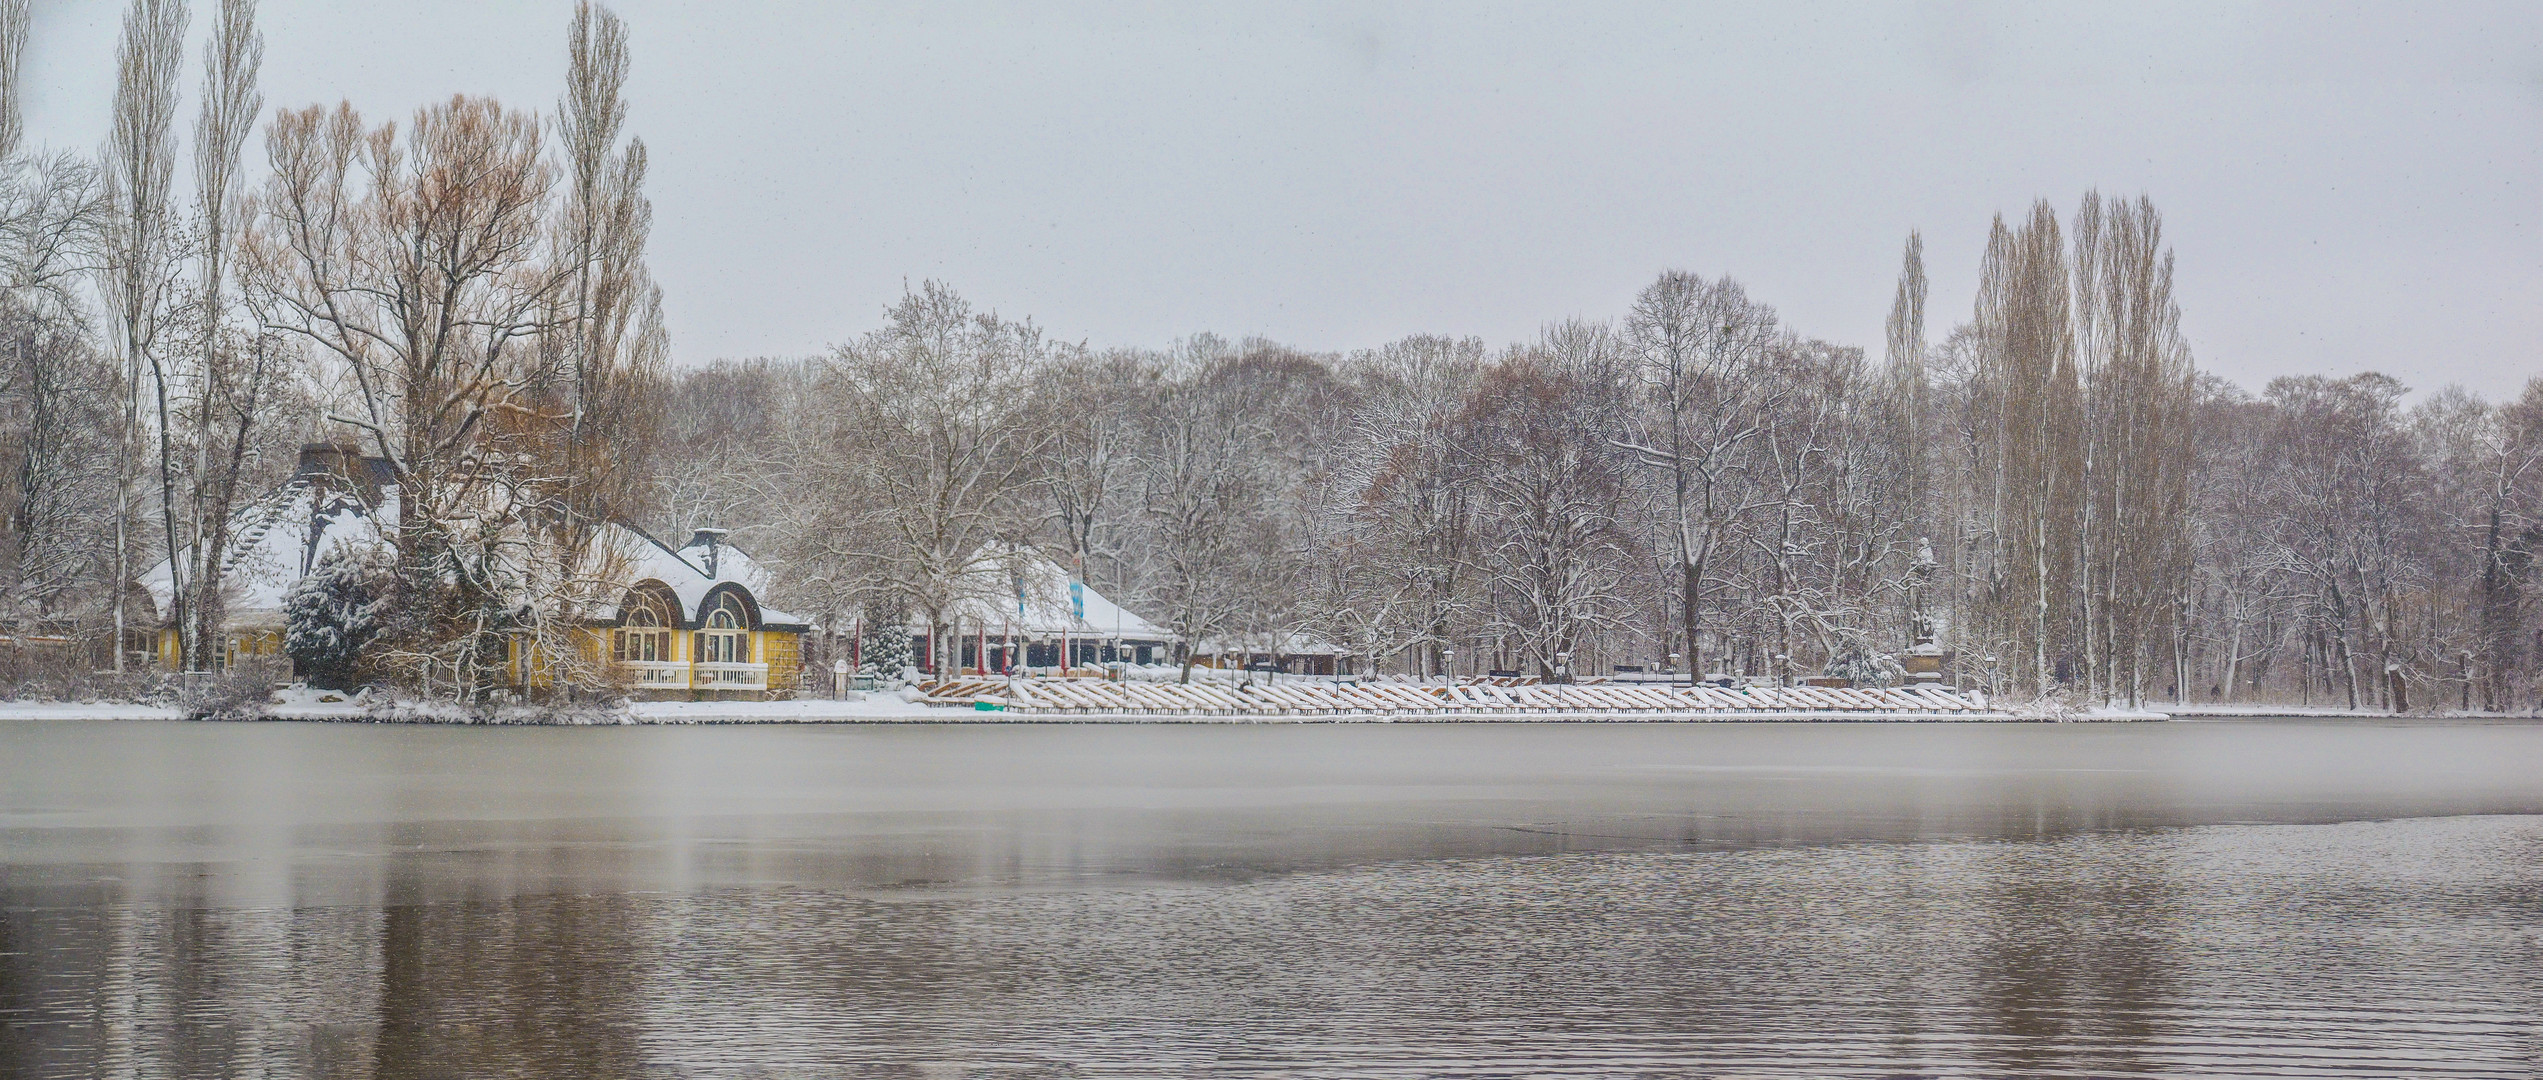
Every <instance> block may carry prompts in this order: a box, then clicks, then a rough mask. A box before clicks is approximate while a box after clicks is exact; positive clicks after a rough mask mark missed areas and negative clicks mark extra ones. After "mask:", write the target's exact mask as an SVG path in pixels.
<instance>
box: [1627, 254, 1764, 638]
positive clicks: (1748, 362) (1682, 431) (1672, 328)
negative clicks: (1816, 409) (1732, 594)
mask: <svg viewBox="0 0 2543 1080" xmlns="http://www.w3.org/2000/svg"><path fill="white" fill-rule="evenodd" d="M1779 333H1780V327H1779V324H1778V322H1777V320H1776V318H1775V312H1774V309H1772V308H1769V307H1767V306H1766V305H1764V304H1760V303H1757V302H1755V301H1752V300H1750V299H1749V298H1748V294H1747V292H1746V290H1744V289H1742V288H1741V287H1740V285H1739V283H1738V282H1735V281H1732V280H1731V279H1729V278H1727V277H1725V278H1722V279H1720V280H1718V281H1706V280H1704V279H1703V278H1700V277H1697V276H1695V275H1693V274H1688V273H1685V272H1682V271H1676V270H1672V271H1669V272H1668V273H1665V274H1662V275H1661V276H1660V279H1659V280H1658V281H1655V282H1653V283H1652V284H1651V285H1650V286H1649V287H1648V288H1645V289H1644V290H1643V291H1642V294H1641V295H1640V296H1638V297H1636V298H1635V300H1634V307H1633V313H1632V314H1631V315H1630V316H1629V317H1628V318H1627V319H1626V322H1625V339H1626V341H1627V342H1629V343H1630V344H1631V346H1632V348H1633V350H1634V352H1635V354H1636V356H1637V359H1638V360H1639V373H1640V381H1641V384H1642V386H1643V387H1644V389H1645V393H1646V394H1647V395H1648V400H1649V402H1650V405H1649V408H1647V409H1646V410H1644V413H1645V416H1644V419H1643V421H1642V422H1641V424H1640V425H1638V430H1636V431H1634V432H1632V433H1630V434H1628V435H1625V436H1623V437H1621V438H1619V439H1618V442H1617V445H1618V446H1619V447H1621V448H1623V449H1626V450H1630V451H1632V452H1633V454H1634V455H1635V456H1636V457H1637V459H1638V460H1639V461H1640V462H1641V463H1642V465H1643V466H1644V467H1645V468H1649V469H1653V470H1656V471H1657V473H1658V475H1659V476H1660V477H1661V478H1662V480H1663V484H1664V488H1665V492H1664V493H1665V495H1666V499H1667V502H1666V505H1667V508H1668V511H1669V514H1670V524H1671V526H1672V532H1673V535H1672V537H1671V541H1672V545H1671V546H1672V548H1673V550H1674V553H1675V555H1676V563H1677V577H1678V581H1677V592H1678V597H1679V609H1680V611H1679V613H1680V622H1679V632H1680V633H1683V634H1684V635H1686V638H1685V640H1686V642H1687V646H1688V648H1687V652H1688V655H1689V656H1690V657H1691V658H1698V659H1697V662H1699V663H1700V662H1701V661H1700V658H1701V657H1702V656H1703V652H1704V650H1703V646H1702V637H1701V635H1702V634H1703V633H1704V632H1705V631H1706V629H1707V626H1706V619H1705V614H1704V608H1705V599H1706V591H1707V589H1708V587H1709V583H1708V581H1707V575H1708V574H1709V573H1711V568H1712V566H1713V563H1714V560H1715V557H1716V555H1717V554H1719V553H1720V552H1721V551H1722V549H1723V548H1724V547H1725V546H1727V545H1728V544H1730V543H1732V542H1733V529H1734V528H1735V526H1736V524H1737V523H1738V522H1739V521H1740V520H1741V519H1742V518H1743V517H1745V516H1746V513H1747V511H1748V509H1749V507H1748V505H1747V504H1746V502H1745V501H1744V500H1743V498H1742V495H1741V491H1740V488H1739V486H1738V485H1737V483H1736V479H1737V474H1738V473H1739V471H1740V470H1741V469H1743V468H1745V467H1746V465H1747V463H1748V460H1749V454H1750V451H1751V449H1752V446H1751V444H1752V442H1753V441H1754V440H1755V439H1756V437H1757V435H1758V433H1759V432H1760V431H1762V430H1763V428H1764V417H1765V415H1766V413H1767V411H1768V410H1769V409H1771V408H1772V407H1773V405H1774V403H1775V401H1776V399H1777V398H1779V397H1780V396H1781V395H1782V394H1783V393H1784V389H1785V388H1784V387H1783V386H1782V385H1780V384H1779V383H1778V382H1776V381H1775V380H1773V379H1769V378H1761V377H1759V370H1760V367H1761V365H1762V364H1763V362H1764V360H1765V358H1766V356H1767V352H1768V350H1769V348H1770V347H1771V346H1772V345H1773V343H1774V342H1775V341H1776V339H1777V336H1778V334H1779Z"/></svg>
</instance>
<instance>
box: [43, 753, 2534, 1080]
mask: <svg viewBox="0 0 2543 1080" xmlns="http://www.w3.org/2000/svg"><path fill="white" fill-rule="evenodd" d="M2538 765H2543V728H2534V727H2520V726H2486V727H2485V726H2449V727H2439V728H2427V729H2406V728H2396V727H2379V726H2354V725H2323V724H2237V725H2197V726H2194V725H2166V726H2142V727H2126V728H2082V727H2066V728H2057V727H1953V728H1898V727H1856V726H1805V727H1746V726H1743V727H1646V726H1632V727H1453V728H1452V727H1422V728H1410V727H1408V728H1341V727H1315V728H1277V729H1245V728H1215V729H1198V730H1194V729H1144V728H1133V729H1085V728H988V729H955V730H884V731H877V730H871V729H821V730H783V729H731V730H707V731H694V730H666V729H655V730H638V731H602V732H553V731H541V732H524V731H445V730H430V729H376V728H351V727H301V726H290V725H261V726H247V727H232V726H161V725H97V724H90V725H23V726H19V727H13V728H6V729H0V854H4V855H5V858H0V1076H11V1077H16V1076H27V1077H49V1076H90V1075H117V1076H135V1077H158V1076H170V1077H174V1076H187V1077H192V1076H330V1077H332V1076H345V1077H458V1076H493V1075H520V1076H587V1077H627V1076H807V1077H811V1076H822V1077H828V1076H878V1077H880V1076H891V1077H902V1076H907V1077H933V1076H993V1077H1010V1076H1012V1077H1029V1076H1054V1077H1056V1076H1188V1075H1226V1076H1342V1075H1351V1076H1436V1075H1461V1076H1519V1075H1549V1074H1552V1075H1560V1074H1578V1075H1644V1076H1672V1077H1674V1076H1721V1077H1730V1076H1840V1075H1851V1076H1867V1077H1895V1076H2057V1075H2063V1076H2110V1075H2167V1076H2168V1075H2185V1074H2190V1075H2220V1076H2240V1075H2256V1074H2299V1075H2302V1074H2313V1075H2359V1074H2361V1073H2368V1074H2376V1075H2393V1074H2404V1073H2413V1072H2419V1073H2426V1074H2430V1075H2446V1076H2532V1075H2534V1074H2535V1071H2536V1069H2537V1067H2538V1061H2543V1057H2539V1056H2538V1055H2543V1041H2538V1040H2539V1039H2543V1036H2538V1027H2537V1020H2536V1017H2537V1016H2538V1015H2543V1000H2538V998H2539V997H2543V995H2538V992H2537V991H2538V987H2539V986H2543V817H2536V816H2531V815H2535V814H2537V813H2543V768H2538V767H2537V766H2538Z"/></svg>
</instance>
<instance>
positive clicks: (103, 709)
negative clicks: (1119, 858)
mask: <svg viewBox="0 0 2543 1080" xmlns="http://www.w3.org/2000/svg"><path fill="white" fill-rule="evenodd" d="M181 719H185V715H184V714H183V713H182V712H181V711H179V710H177V709H173V708H169V707H166V706H157V705H137V704H114V703H104V702H87V703H55V702H0V722H5V721H9V720H30V721H43V720H181ZM2063 719H2064V722H2080V723H2147V722H2160V721H2163V720H2165V719H2167V717H2166V716H2165V715H2164V714H2162V713H2154V712H2138V713H2095V714H2083V715H2076V716H2069V717H2065V718H2063ZM263 721H287V722H303V723H353V724H364V723H377V724H424V725H434V724H438V725H450V726H493V727H612V726H664V727H673V726H697V725H716V724H731V725H746V724H747V725H757V724H912V725H918V724H939V725H952V724H1044V725H1049V724H1160V725H1164V724H1173V725H1185V724H1791V723H1835V724H2024V723H2030V724H2036V723H2056V722H2060V718H2056V717H2050V716H2045V715H2039V714H2022V713H2012V712H1987V713H1956V714H1955V713H1867V712H1833V711H1830V712H1812V711H1775V712H1768V711H1760V712H1755V713H1733V714H1724V713H1683V714H1670V713H1634V714H1612V713H1599V712H1586V711H1584V712H1577V713H1562V712H1548V713H1534V714H1527V715H1494V716H1477V715H1472V714H1455V713H1446V712H1441V713H1422V712H1395V713H1358V714H1352V713H1345V714H1338V715H1304V716H1224V715H1220V716H1209V715H1199V714H1190V715H1175V714H1150V713H1138V714H1132V713H1112V714H1107V713H1093V714H1068V715H1042V714H1031V713H1009V712H997V711H980V710H976V709H967V708H955V707H950V706H942V705H924V704H918V703H914V702H906V701H901V700H898V699H880V700H878V699H871V698H870V699H867V700H864V701H823V700H816V701H765V702H763V701H649V702H637V703H634V704H632V705H630V706H628V707H627V708H625V709H622V710H610V711H593V712H587V713H546V714H542V713H536V712H533V711H529V710H523V711H521V712H518V713H514V714H512V715H498V716H497V717H495V718H493V719H487V718H483V717H479V718H473V719H471V718H464V717H461V716H458V715H455V714H435V715H426V714H418V713H404V714H401V715H396V716H380V715H374V714H372V713H369V712H366V711H364V710H363V709H362V708H361V707H359V706H357V705H354V704H352V703H350V702H344V703H325V704H319V703H299V702H295V703H291V704H285V705H276V706H273V707H272V708H270V709H268V710H267V712H266V713H265V715H263V716H262V717H259V718H256V719H255V720H237V721H230V722H236V723H255V722H263Z"/></svg>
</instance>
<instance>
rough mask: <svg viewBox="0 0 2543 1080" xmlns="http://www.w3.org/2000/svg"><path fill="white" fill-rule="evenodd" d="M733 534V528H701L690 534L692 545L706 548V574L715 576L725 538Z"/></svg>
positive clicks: (690, 543) (690, 544)
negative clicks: (716, 564)
mask: <svg viewBox="0 0 2543 1080" xmlns="http://www.w3.org/2000/svg"><path fill="white" fill-rule="evenodd" d="M731 534H732V530H731V529H699V530H697V531H695V532H692V533H690V534H689V546H690V547H702V548H705V549H706V576H708V577H714V576H715V563H716V557H717V556H718V555H720V554H722V549H723V547H724V538H725V537H726V536H729V535H731Z"/></svg>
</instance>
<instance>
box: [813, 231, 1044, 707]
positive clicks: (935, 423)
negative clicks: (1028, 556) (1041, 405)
mask: <svg viewBox="0 0 2543 1080" xmlns="http://www.w3.org/2000/svg"><path fill="white" fill-rule="evenodd" d="M1052 351H1053V349H1052V346H1050V345H1049V344H1047V343H1046V342H1044V340H1043V338H1042V332H1041V331H1040V330H1039V329H1037V328H1036V327H1034V326H1033V325H1032V324H1031V323H1024V322H1011V321H1008V320H1005V319H1001V318H999V317H998V316H997V315H996V314H995V313H993V312H979V311H975V310H973V308H972V306H971V304H970V302H969V301H966V300H964V299H963V298H962V297H961V296H960V295H959V294H957V293H955V292H954V290H953V289H951V288H950V287H947V286H946V285H944V284H942V283H940V282H934V281H930V282H926V283H924V284H923V285H921V286H920V287H919V289H918V290H917V291H915V292H911V293H909V294H907V295H905V296H903V297H902V298H901V302H900V303H899V304H897V305H895V306H894V307H893V308H892V309H891V311H890V312H889V315H888V318H887V322H886V323H885V325H884V326H883V327H882V328H881V329H878V330H876V331H874V332H873V333H870V334H868V335H866V336H865V337H864V338H862V339H860V340H859V341H857V342H856V343H854V344H852V345H843V346H840V347H839V348H838V349H837V350H835V352H834V353H833V355H832V357H831V359H830V377H829V378H828V379H827V380H825V381H824V382H823V383H822V384H821V387H820V390H819V391H818V392H819V393H821V394H822V395H824V397H825V398H826V399H828V404H829V409H828V413H829V416H830V419H829V421H828V422H827V423H826V424H825V425H823V428H822V432H821V441H820V443H819V444H818V445H817V446H816V447H814V448H813V449H812V452H811V453H810V454H809V455H808V456H807V467H806V471H807V472H808V473H809V474H810V475H809V477H808V480H807V482H808V485H809V486H810V488H811V490H812V491H813V492H814V493H815V494H816V501H814V502H813V503H812V505H811V506H810V507H809V508H808V513H809V517H810V520H809V521H808V522H807V525H808V526H810V528H809V529H808V530H807V531H806V532H804V533H803V534H802V535H801V537H800V540H801V543H800V545H799V546H798V547H797V548H796V550H794V551H793V552H792V553H791V558H790V562H791V563H792V564H793V565H794V566H795V567H796V576H797V579H798V580H799V581H811V582H818V583H820V585H819V587H820V588H821V591H823V592H825V593H827V594H828V595H829V597H830V598H831V599H832V601H833V602H834V603H843V602H853V601H855V600H857V599H873V598H881V597H886V596H889V597H892V598H897V599H901V600H906V601H907V602H908V603H910V604H911V605H912V606H913V607H914V609H915V613H916V614H919V615H922V616H924V618H925V619H926V622H927V633H928V638H929V642H930V644H929V648H928V656H927V665H928V666H929V667H931V668H933V669H934V671H935V672H936V674H938V675H939V676H940V677H941V676H946V675H950V674H952V671H953V666H952V665H951V664H949V663H947V654H946V652H945V649H944V646H945V645H946V644H948V643H952V642H956V641H958V640H959V639H958V637H957V634H956V627H955V626H954V625H953V624H952V622H951V621H950V620H951V616H952V615H953V614H954V613H955V611H956V609H957V605H958V604H960V603H961V602H962V601H964V600H969V599H975V598H987V597H994V596H999V595H1002V594H1003V593H1004V592H1005V590H1006V589H1007V588H1008V585H1007V584H1006V583H1007V582H1008V581H1009V580H1010V577H1011V573H1010V572H1011V571H1012V570H1013V569H1014V568H1015V567H1014V563H1015V560H1016V559H1017V557H1018V555H1019V554H1020V553H1021V552H1022V551H1023V550H1024V547H1023V545H1024V542H1025V541H1026V540H1027V538H1028V536H1029V534H1030V532H1031V531H1032V524H1033V518H1034V516H1035V515H1033V514H1032V512H1031V509H1030V508H1029V506H1028V505H1027V502H1026V497H1027V496H1028V495H1029V494H1030V493H1031V491H1032V490H1033V483H1034V479H1035V475H1036V472H1035V465H1034V463H1035V459H1036V458H1038V457H1039V456H1040V455H1041V454H1042V453H1043V452H1044V449H1045V447H1046V445H1047V442H1048V440H1049V434H1048V432H1046V431H1044V430H1041V429H1038V428H1035V427H1033V426H1031V425H1028V424H1023V423H1019V422H1017V421H1018V419H1019V413H1020V411H1021V410H1022V409H1023V408H1024V403H1025V402H1026V401H1027V400H1028V395H1027V388H1028V384H1029V381H1030V378H1031V376H1032V375H1033V374H1034V373H1036V372H1037V371H1039V370H1040V369H1041V368H1042V366H1043V365H1044V364H1045V363H1046V362H1047V361H1048V359H1049V356H1050V354H1051V352H1052Z"/></svg>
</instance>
